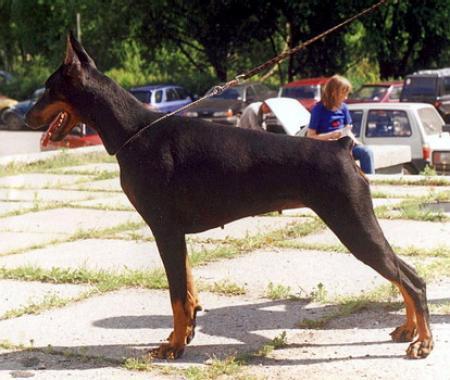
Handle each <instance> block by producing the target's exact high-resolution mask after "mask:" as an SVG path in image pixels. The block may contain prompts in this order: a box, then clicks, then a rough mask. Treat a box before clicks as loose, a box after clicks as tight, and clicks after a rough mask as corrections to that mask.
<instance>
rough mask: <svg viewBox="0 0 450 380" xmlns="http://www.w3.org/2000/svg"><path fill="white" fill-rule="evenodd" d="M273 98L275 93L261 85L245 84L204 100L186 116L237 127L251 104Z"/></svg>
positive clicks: (186, 113)
mask: <svg viewBox="0 0 450 380" xmlns="http://www.w3.org/2000/svg"><path fill="white" fill-rule="evenodd" d="M212 90H213V88H211V89H210V90H209V91H208V92H207V93H206V94H210V93H211V91H212ZM273 96H274V92H273V91H272V90H271V89H270V88H268V87H267V86H265V85H263V84H261V83H244V84H240V85H237V86H235V87H230V88H228V89H226V90H225V91H224V92H222V93H221V94H219V95H216V96H213V97H211V98H207V99H205V100H202V101H201V102H200V103H198V104H196V105H194V106H192V107H191V108H189V109H188V110H187V111H186V112H185V113H184V115H185V116H188V117H198V118H201V119H204V120H209V121H213V122H216V123H220V124H226V125H236V124H237V121H238V119H239V116H240V115H241V114H242V111H243V110H244V108H245V107H247V106H248V105H249V104H250V103H253V102H257V101H262V100H266V99H268V98H271V97H273Z"/></svg>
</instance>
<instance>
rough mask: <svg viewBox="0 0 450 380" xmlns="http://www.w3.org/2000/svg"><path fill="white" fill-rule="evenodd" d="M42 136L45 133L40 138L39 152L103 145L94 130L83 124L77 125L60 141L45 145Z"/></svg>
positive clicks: (49, 141) (49, 142)
mask: <svg viewBox="0 0 450 380" xmlns="http://www.w3.org/2000/svg"><path fill="white" fill-rule="evenodd" d="M44 136H45V133H43V134H42V137H41V144H40V148H41V151H45V150H55V149H63V148H81V147H83V146H92V145H100V144H103V142H102V140H101V139H100V136H99V135H98V134H97V132H96V131H95V130H94V129H92V128H89V127H88V126H86V125H85V124H79V125H77V126H76V127H75V128H73V129H72V130H71V131H70V133H69V134H68V135H67V136H66V137H64V138H63V139H62V140H61V141H51V140H48V142H47V144H45V143H44V141H43V140H44Z"/></svg>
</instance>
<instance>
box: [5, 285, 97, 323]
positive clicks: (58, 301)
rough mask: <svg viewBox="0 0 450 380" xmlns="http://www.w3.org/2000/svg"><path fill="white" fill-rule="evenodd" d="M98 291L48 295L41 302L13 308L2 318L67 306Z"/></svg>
mask: <svg viewBox="0 0 450 380" xmlns="http://www.w3.org/2000/svg"><path fill="white" fill-rule="evenodd" d="M94 293H96V292H94V291H88V292H84V293H82V294H80V295H78V296H77V297H70V298H63V297H59V296H58V295H56V294H50V295H47V296H46V297H45V298H44V299H43V300H42V301H41V302H37V303H31V304H29V305H27V306H22V307H19V308H16V309H11V310H8V311H7V312H5V313H4V314H3V315H2V316H0V320H4V319H12V318H18V317H21V316H22V315H25V314H39V313H42V312H43V311H46V310H49V309H54V308H58V307H63V306H66V305H68V304H70V303H73V302H78V301H81V300H83V299H85V298H88V297H90V296H91V295H92V294H94Z"/></svg>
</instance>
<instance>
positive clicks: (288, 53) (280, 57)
mask: <svg viewBox="0 0 450 380" xmlns="http://www.w3.org/2000/svg"><path fill="white" fill-rule="evenodd" d="M387 1H388V0H380V1H379V2H378V3H376V4H374V5H372V6H371V7H369V8H366V9H364V10H363V11H361V12H359V13H357V14H355V15H353V16H352V17H350V18H348V19H346V20H345V21H343V22H341V23H340V24H338V25H335V26H333V27H332V28H330V29H327V30H326V31H324V32H322V33H320V34H318V35H317V36H315V37H313V38H310V39H309V40H307V41H305V42H303V43H301V44H300V45H298V46H296V47H294V48H292V49H289V50H287V51H285V52H283V53H281V54H279V55H277V56H276V57H274V58H272V59H270V60H268V61H267V62H265V63H263V64H261V65H259V66H256V67H255V68H253V69H251V70H249V71H247V72H246V73H244V74H240V75H237V76H236V77H235V78H234V79H232V80H230V81H228V82H226V83H225V84H224V85H222V86H221V85H217V86H215V87H213V89H212V90H211V91H210V92H209V93H208V94H206V95H204V96H203V97H201V98H200V99H197V100H195V101H193V102H191V103H189V104H186V105H184V106H183V107H180V108H178V109H176V110H175V111H172V112H170V113H167V114H165V115H163V116H161V117H159V118H158V119H156V120H153V121H152V122H151V123H150V124H147V125H146V126H145V127H144V128H142V129H140V130H139V131H137V132H136V133H135V134H134V135H132V136H131V137H130V138H129V139H128V140H126V141H125V142H124V143H123V144H122V146H120V147H119V149H117V151H116V152H115V153H113V154H114V155H116V154H118V153H119V152H120V151H121V150H122V149H123V148H124V147H125V146H127V145H128V144H130V143H131V142H132V141H134V140H135V139H137V138H138V137H139V136H140V135H141V134H142V133H143V132H144V131H145V130H147V129H148V128H150V127H151V126H153V125H155V124H157V123H159V122H160V121H163V120H165V119H167V118H169V117H171V116H173V115H176V114H177V113H180V112H182V111H185V110H187V109H189V108H190V107H192V106H194V105H196V104H198V103H200V102H202V101H203V100H205V99H208V98H211V97H213V96H216V95H220V94H221V93H222V92H224V91H225V90H226V89H228V88H230V87H234V86H236V85H238V84H240V83H241V82H243V81H245V80H248V79H250V78H251V77H253V76H255V75H256V74H258V73H260V72H261V71H263V70H265V69H267V68H268V67H270V66H273V65H275V64H277V63H279V62H281V61H283V60H285V59H286V58H287V57H289V56H291V55H294V54H296V53H298V52H299V51H300V50H303V49H304V48H306V47H307V46H309V45H311V44H312V43H314V42H316V41H317V40H320V39H322V38H323V37H325V36H327V35H328V34H331V33H333V32H334V31H336V30H337V29H340V28H342V27H343V26H345V25H347V24H350V23H352V22H353V21H355V20H356V19H358V18H360V17H362V16H364V15H366V14H368V13H371V12H373V11H374V10H376V9H377V8H379V7H380V6H381V5H383V4H384V3H386V2H387Z"/></svg>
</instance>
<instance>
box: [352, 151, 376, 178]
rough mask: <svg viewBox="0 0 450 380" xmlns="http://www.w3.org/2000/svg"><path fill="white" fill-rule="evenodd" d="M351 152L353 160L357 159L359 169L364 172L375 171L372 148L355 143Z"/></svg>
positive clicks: (372, 172) (370, 172)
mask: <svg viewBox="0 0 450 380" xmlns="http://www.w3.org/2000/svg"><path fill="white" fill-rule="evenodd" d="M352 154H353V158H354V159H355V160H359V163H360V165H361V170H362V171H363V172H364V173H366V174H374V173H375V164H374V158H373V152H372V149H370V148H369V147H367V146H364V145H360V144H357V145H355V146H354V147H353V150H352Z"/></svg>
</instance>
